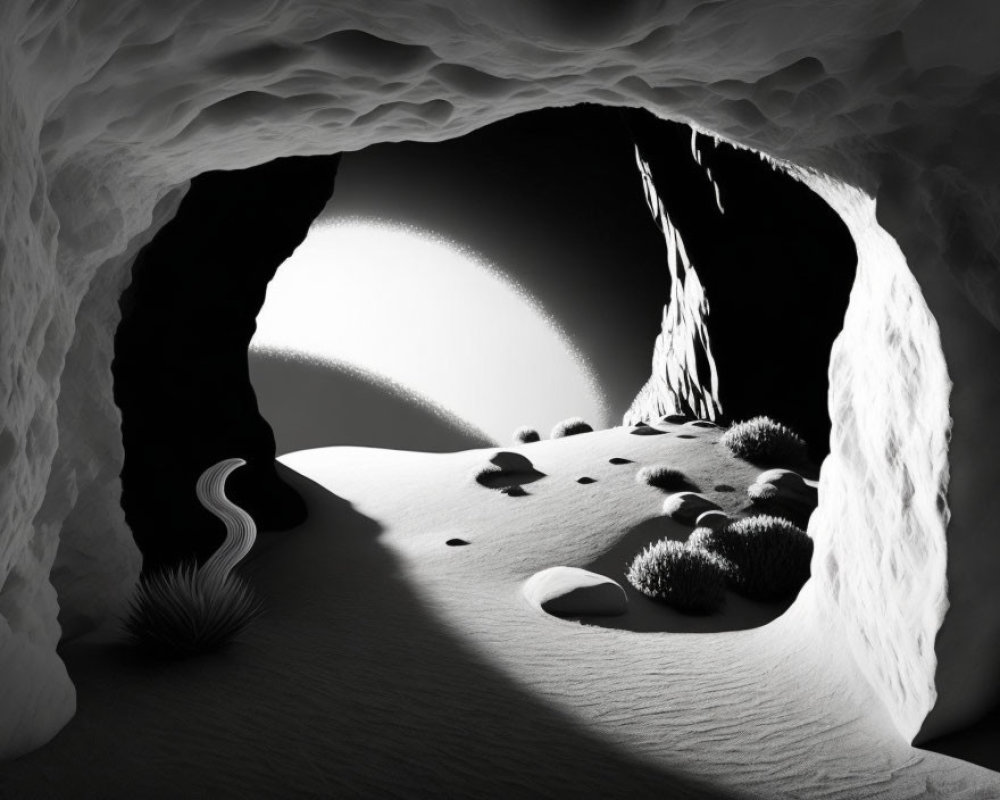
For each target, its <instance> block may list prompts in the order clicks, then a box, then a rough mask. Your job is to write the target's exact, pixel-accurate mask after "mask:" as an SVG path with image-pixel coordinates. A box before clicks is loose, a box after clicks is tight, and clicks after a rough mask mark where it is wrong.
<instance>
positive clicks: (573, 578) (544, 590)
mask: <svg viewBox="0 0 1000 800" xmlns="http://www.w3.org/2000/svg"><path fill="white" fill-rule="evenodd" d="M524 596H525V597H526V598H527V600H528V602H529V603H531V604H532V605H535V606H538V607H539V608H541V609H542V611H545V612H547V613H549V614H553V615H555V616H557V617H576V616H587V615H600V616H618V615H620V614H624V613H625V612H626V611H628V597H627V595H626V594H625V590H624V589H623V588H622V587H621V586H620V585H619V584H617V583H616V582H615V581H613V580H611V578H606V577H605V576H604V575H598V574H597V573H594V572H588V571H587V570H585V569H579V568H578V567H550V568H549V569H543V570H542V571H541V572H536V573H535V574H534V575H532V576H531V577H530V578H528V580H527V581H525V584H524Z"/></svg>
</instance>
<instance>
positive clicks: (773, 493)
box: [747, 469, 819, 528]
mask: <svg viewBox="0 0 1000 800" xmlns="http://www.w3.org/2000/svg"><path fill="white" fill-rule="evenodd" d="M747 497H749V498H750V502H752V503H753V504H754V506H756V507H757V508H758V509H760V510H761V511H764V512H766V513H768V514H773V515H774V516H779V517H785V518H786V519H788V520H790V521H791V522H794V523H795V524H796V525H798V526H800V527H802V528H804V527H806V525H808V524H809V517H810V516H811V515H812V512H813V511H815V510H816V506H817V505H818V504H819V492H818V489H817V484H816V481H808V480H806V479H805V478H803V477H802V476H801V475H799V474H798V473H797V472H793V471H792V470H790V469H769V470H767V471H766V472H762V473H761V474H760V475H758V476H757V480H756V481H754V482H753V483H752V484H750V486H749V487H748V488H747Z"/></svg>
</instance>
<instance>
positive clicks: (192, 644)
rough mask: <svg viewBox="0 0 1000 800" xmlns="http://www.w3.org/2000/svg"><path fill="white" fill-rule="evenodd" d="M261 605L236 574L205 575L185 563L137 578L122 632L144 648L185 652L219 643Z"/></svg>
mask: <svg viewBox="0 0 1000 800" xmlns="http://www.w3.org/2000/svg"><path fill="white" fill-rule="evenodd" d="M262 610H263V606H262V605H261V603H260V601H259V600H258V599H257V597H256V596H255V595H254V593H253V590H252V589H251V588H250V587H249V585H247V584H246V583H245V582H244V581H243V580H241V579H240V578H238V577H236V576H235V575H232V574H229V575H227V576H225V577H224V578H212V577H207V576H206V575H205V573H204V572H202V571H200V570H199V569H198V568H197V567H196V566H194V565H188V566H182V567H176V568H174V569H171V570H168V571H166V572H161V573H157V574H154V575H151V576H149V577H144V578H142V579H141V580H140V581H139V585H138V586H137V587H136V590H135V593H134V594H133V596H132V600H131V605H130V608H129V613H128V616H127V617H126V619H125V632H126V633H127V634H128V636H129V638H130V639H131V640H132V641H133V642H134V643H135V644H136V645H138V646H139V647H140V648H142V649H143V650H146V651H147V652H150V653H152V654H154V655H157V656H160V657H169V658H184V657H185V656H190V655H195V654H197V653H205V652H209V651H211V650H217V649H219V648H220V647H221V646H222V645H224V644H226V643H228V642H229V641H230V640H232V638H233V637H234V636H236V634H238V633H239V632H240V631H242V630H243V629H244V628H245V627H246V626H247V625H248V624H249V623H250V622H252V621H253V620H254V619H256V618H257V617H258V616H259V615H260V614H261V611H262Z"/></svg>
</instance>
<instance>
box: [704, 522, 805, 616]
mask: <svg viewBox="0 0 1000 800" xmlns="http://www.w3.org/2000/svg"><path fill="white" fill-rule="evenodd" d="M688 546H689V547H691V548H692V549H702V550H704V551H705V552H709V553H713V554H715V555H716V556H718V557H720V558H721V559H723V560H725V561H726V562H728V563H729V564H730V565H731V568H730V569H729V570H728V577H729V583H730V585H731V586H732V587H733V589H734V590H735V591H737V592H739V593H740V594H742V595H745V596H746V597H749V598H750V599H752V600H781V599H784V598H786V597H789V596H791V595H793V594H795V593H797V592H798V591H799V589H801V588H802V586H803V584H805V582H806V581H807V580H809V563H810V561H811V560H812V553H813V543H812V539H810V538H809V535H808V534H807V533H805V532H804V531H803V530H802V529H800V528H798V527H797V526H795V525H793V524H792V523H791V522H789V521H788V520H786V519H781V518H780V517H772V516H768V515H766V514H761V515H758V516H755V517H746V518H745V519H740V520H736V521H735V522H732V523H730V524H729V525H726V526H725V527H723V528H720V529H718V530H714V531H713V530H711V529H709V528H698V529H697V530H695V531H694V532H693V533H692V534H691V536H690V538H689V539H688Z"/></svg>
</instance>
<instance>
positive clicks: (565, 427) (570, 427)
mask: <svg viewBox="0 0 1000 800" xmlns="http://www.w3.org/2000/svg"><path fill="white" fill-rule="evenodd" d="M592 430H594V429H593V428H591V427H590V425H588V424H587V423H586V422H585V421H584V420H583V419H582V418H581V417H571V418H570V419H564V420H563V421H562V422H557V423H556V426H555V427H554V428H553V429H552V434H551V437H552V438H553V439H562V438H563V437H565V436H576V435H577V434H578V433H590V432H591V431H592Z"/></svg>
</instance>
